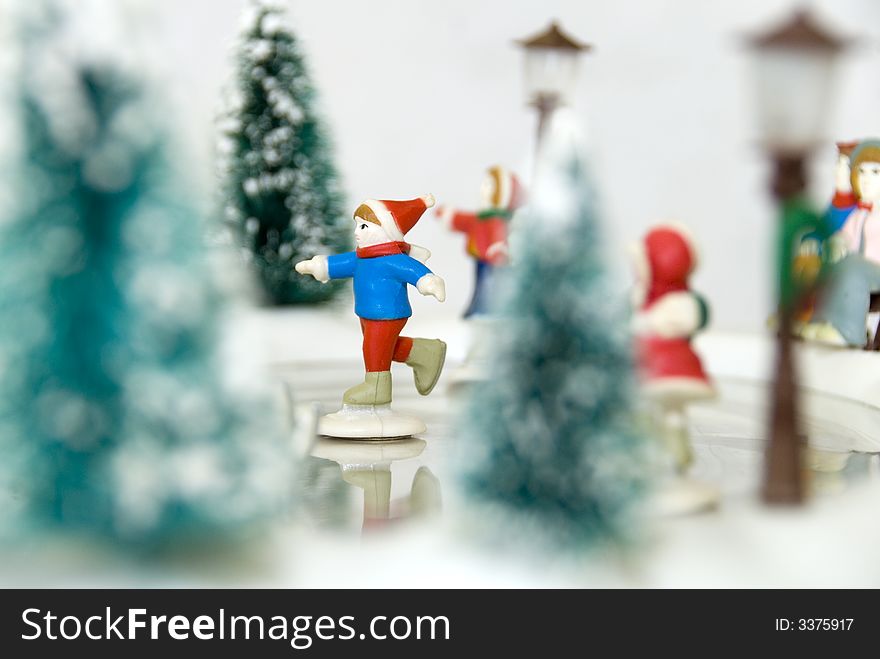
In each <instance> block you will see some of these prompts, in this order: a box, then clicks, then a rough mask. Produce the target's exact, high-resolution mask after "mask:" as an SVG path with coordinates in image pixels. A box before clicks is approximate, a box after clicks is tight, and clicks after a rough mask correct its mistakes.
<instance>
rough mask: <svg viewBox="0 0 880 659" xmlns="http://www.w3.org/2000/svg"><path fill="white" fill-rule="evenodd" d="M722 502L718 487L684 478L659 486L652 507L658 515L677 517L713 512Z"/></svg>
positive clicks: (652, 499) (652, 500)
mask: <svg viewBox="0 0 880 659" xmlns="http://www.w3.org/2000/svg"><path fill="white" fill-rule="evenodd" d="M720 501H721V492H719V491H718V488H717V487H715V486H714V485H710V484H709V483H704V482H702V481H698V480H693V479H690V478H687V477H686V476H683V477H680V478H674V479H671V480H669V481H666V482H664V483H662V484H661V485H659V486H658V488H657V490H656V491H655V492H654V495H653V497H652V498H651V502H650V507H651V510H652V511H653V512H654V513H655V514H656V515H660V516H662V517H675V516H678V515H690V514H693V513H700V512H704V511H707V510H712V509H713V508H717V507H718V503H719V502H720Z"/></svg>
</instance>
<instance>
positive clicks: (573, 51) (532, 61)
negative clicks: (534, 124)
mask: <svg viewBox="0 0 880 659" xmlns="http://www.w3.org/2000/svg"><path fill="white" fill-rule="evenodd" d="M517 43H518V44H519V45H520V46H522V47H523V49H524V50H525V87H526V95H527V98H528V102H529V104H530V105H532V106H534V107H535V108H537V110H538V141H539V142H540V139H541V137H542V136H543V134H544V129H545V128H546V127H547V124H548V122H549V119H550V117H551V116H552V114H553V112H554V110H556V108H558V107H559V106H560V105H565V104H566V103H567V102H568V101H569V100H570V95H571V92H572V90H573V89H574V86H575V82H576V81H577V76H578V68H579V66H578V65H579V63H580V55H581V53H586V52H589V51H590V50H592V48H593V47H592V46H591V45H589V44H586V43H581V42H580V41H578V40H577V39H575V38H574V37H571V36H569V35H568V34H566V33H565V32H563V31H562V28H560V27H559V24H558V23H557V22H556V21H553V22H552V23H550V26H549V27H548V28H547V29H546V30H544V31H543V32H541V33H540V34H536V35H534V36H532V37H530V38H528V39H521V40H519V41H517Z"/></svg>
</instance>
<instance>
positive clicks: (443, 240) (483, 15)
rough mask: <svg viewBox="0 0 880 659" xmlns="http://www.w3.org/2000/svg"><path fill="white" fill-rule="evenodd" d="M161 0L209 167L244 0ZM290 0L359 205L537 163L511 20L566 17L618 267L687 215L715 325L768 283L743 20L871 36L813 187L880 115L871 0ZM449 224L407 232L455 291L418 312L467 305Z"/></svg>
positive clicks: (847, 67)
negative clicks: (657, 226) (669, 222)
mask: <svg viewBox="0 0 880 659" xmlns="http://www.w3.org/2000/svg"><path fill="white" fill-rule="evenodd" d="M106 1H109V0H106ZM149 4H150V5H151V6H152V7H153V8H154V9H155V10H156V12H157V13H158V23H159V25H158V27H159V28H160V29H159V32H158V34H157V35H156V37H155V39H156V41H155V43H154V44H152V45H151V50H152V54H153V55H154V56H155V57H156V58H157V59H159V60H161V61H162V64H163V65H164V68H165V71H166V75H167V76H168V83H169V87H168V89H169V91H170V92H171V94H172V96H173V98H174V99H175V100H176V101H177V102H178V103H179V104H180V106H181V112H180V113H179V115H178V116H179V118H180V121H181V124H182V128H183V131H182V132H183V133H184V134H185V135H186V136H187V137H188V139H189V140H190V141H191V144H192V146H193V147H194V153H196V154H198V157H197V158H194V160H193V171H194V174H195V175H196V176H197V178H198V180H200V181H202V182H203V183H210V182H211V176H212V174H211V154H212V149H213V141H214V128H213V125H212V121H213V118H214V116H215V115H216V113H217V110H218V108H219V105H220V101H219V99H220V91H221V88H222V87H223V85H224V84H225V83H226V82H227V81H228V79H229V76H230V72H231V49H232V46H233V44H234V40H235V37H236V34H237V31H238V27H239V22H240V13H241V9H242V7H243V6H244V0H153V1H152V2H151V3H149ZM288 4H289V7H290V14H289V19H290V23H291V25H292V27H293V29H294V30H295V32H296V34H297V35H298V36H299V37H300V38H301V40H302V42H303V44H304V46H305V50H306V54H307V57H308V61H309V64H310V69H311V72H312V75H313V79H314V81H315V84H316V86H317V87H318V89H319V92H320V95H321V99H320V100H321V106H322V108H323V111H324V112H325V114H326V118H327V123H328V124H329V127H330V129H331V131H332V134H333V137H334V141H335V144H336V149H337V155H338V163H339V166H340V169H341V171H342V174H343V176H344V179H345V185H346V189H347V192H348V195H349V201H350V204H349V205H350V206H351V207H352V208H354V207H355V205H356V204H357V203H358V202H359V201H360V200H362V199H363V198H367V197H379V198H400V197H411V196H416V195H421V194H424V193H425V192H429V191H430V192H433V193H434V194H435V195H436V196H437V199H438V201H439V203H451V204H459V205H463V206H466V207H467V206H473V205H474V204H475V203H476V201H477V197H478V190H479V183H480V180H481V177H482V171H483V169H484V168H485V167H486V166H488V165H490V164H494V163H500V164H505V165H508V166H511V167H514V168H515V169H518V170H519V171H521V172H522V173H523V174H524V175H525V176H526V177H527V175H528V159H529V154H530V152H531V150H532V148H533V145H532V142H531V140H532V135H533V132H534V128H535V117H534V115H533V113H532V111H531V110H530V109H529V108H527V107H525V104H524V101H523V90H522V80H521V53H520V52H518V50H517V48H516V47H515V46H514V45H513V40H514V39H515V38H519V37H524V36H528V35H531V34H532V33H534V32H536V31H537V30H540V29H542V28H544V27H545V26H546V24H547V23H548V21H549V20H550V19H551V18H558V19H559V20H560V21H561V22H562V24H563V26H564V27H565V28H566V29H568V30H569V31H570V32H571V33H573V34H574V35H576V36H577V37H579V38H581V39H582V40H585V41H588V42H590V43H593V44H595V46H596V49H595V51H594V52H593V54H591V55H588V56H587V57H586V58H585V60H584V62H583V67H582V77H581V81H580V85H579V88H578V91H577V95H576V99H575V102H574V108H575V110H576V111H577V113H578V116H579V117H580V119H581V121H582V123H583V126H584V128H585V130H586V131H587V134H588V137H589V144H590V155H591V159H592V164H593V170H594V175H595V178H596V181H597V183H598V186H599V190H600V193H601V201H602V207H601V213H602V223H603V225H604V227H605V229H606V236H607V238H608V240H607V243H608V256H609V259H611V260H612V261H613V262H615V263H616V264H617V265H619V266H620V267H621V268H623V267H624V265H625V262H624V259H625V256H624V254H625V251H624V247H625V242H627V241H630V240H634V239H635V238H636V237H637V236H638V235H639V234H640V232H642V231H643V230H644V229H645V227H647V226H648V225H650V224H651V223H652V222H655V221H658V220H661V219H665V218H675V219H678V220H681V221H683V222H685V223H687V224H689V225H690V226H691V227H692V229H693V230H694V232H695V233H696V235H697V237H698V240H699V241H700V243H701V248H702V257H703V259H702V260H703V263H702V267H701V269H700V271H699V273H698V274H697V277H696V279H695V285H696V287H697V288H699V289H701V290H702V292H703V293H705V294H707V295H708V297H709V298H710V300H711V301H712V303H713V310H714V324H715V326H716V327H718V328H723V329H750V328H751V329H755V328H757V327H759V326H760V325H761V323H762V322H763V320H764V318H765V317H766V314H767V311H768V308H769V300H770V296H769V285H768V282H770V281H771V278H770V276H771V275H770V263H771V255H772V250H771V246H770V240H771V236H772V229H773V226H774V217H773V211H772V206H771V203H770V201H769V199H768V198H767V196H766V194H765V179H766V177H767V171H766V167H765V162H764V159H763V157H762V154H761V152H760V150H759V149H758V148H757V146H756V140H755V133H754V125H755V122H754V121H753V113H752V109H753V108H752V105H751V103H750V101H751V97H750V87H749V83H750V78H749V59H748V56H747V53H746V51H745V49H744V47H743V39H742V37H743V35H744V34H746V33H748V32H751V31H754V30H756V29H763V28H765V27H767V26H768V25H770V24H772V23H773V22H775V21H778V20H780V19H782V18H785V17H786V16H787V15H788V12H789V11H791V10H792V9H793V8H794V7H795V6H800V5H803V4H808V5H810V6H812V7H813V8H814V9H815V10H816V11H817V13H818V15H819V16H820V17H821V18H822V19H823V20H824V22H826V23H827V24H828V25H829V27H830V28H832V29H835V30H836V31H838V32H841V33H844V34H851V35H859V36H861V37H863V38H864V40H863V42H862V45H861V47H860V48H859V49H857V50H855V51H854V52H853V53H852V54H851V55H850V56H848V57H847V58H846V60H845V62H844V67H843V69H842V72H841V76H840V80H839V83H840V84H839V90H838V91H839V93H838V96H839V98H838V99H837V101H838V102H836V103H835V104H834V106H835V110H834V116H833V117H831V120H830V128H829V131H828V137H829V145H828V147H827V148H826V149H825V150H824V151H822V152H820V153H817V156H816V162H815V163H814V169H815V174H816V175H815V176H814V178H813V183H814V191H813V192H814V194H815V196H816V199H817V200H818V201H821V202H823V203H824V202H825V201H827V198H828V195H829V194H830V189H829V188H830V186H831V185H832V181H833V175H832V169H831V168H832V161H833V158H834V150H833V147H832V146H831V145H830V141H831V140H833V139H845V138H854V137H858V136H869V135H874V134H880V126H878V125H877V124H878V119H880V113H878V111H880V75H878V52H880V51H878V47H877V44H878V43H880V2H878V1H877V0H824V1H816V2H812V3H803V2H792V1H790V0H735V1H734V0H716V1H713V2H707V1H705V0H616V1H613V2H612V1H609V0H601V1H600V0H541V1H540V2H537V1H525V0H513V1H512V0H508V1H504V0H444V1H442V2H438V1H426V0H360V1H358V0H297V1H291V2H289V3H288ZM96 27H97V26H96ZM438 224H439V223H437V222H436V221H434V219H433V216H429V217H426V218H425V219H424V220H423V221H422V222H421V223H420V225H419V226H417V227H416V229H415V230H414V231H412V232H411V233H410V235H409V237H410V238H411V240H412V241H413V242H415V243H417V244H422V245H425V246H426V247H429V248H430V249H432V250H433V251H434V254H435V256H434V258H433V259H432V261H431V263H430V265H431V266H432V268H433V269H434V270H435V271H436V272H437V273H438V274H441V275H442V276H444V277H445V278H446V279H447V281H448V288H449V291H450V294H449V299H448V300H447V304H446V305H445V307H440V306H439V305H437V304H436V302H434V301H433V299H426V300H418V301H416V305H417V309H416V314H417V315H422V316H423V317H425V316H430V315H432V314H434V313H444V314H456V313H458V312H459V311H460V310H461V309H462V308H463V307H464V305H465V303H466V299H467V296H468V295H469V292H470V277H471V267H472V266H471V263H470V261H469V260H467V259H465V257H464V256H463V239H462V237H461V236H456V235H449V234H447V233H446V232H445V231H444V230H443V229H442V228H441V227H440V226H438ZM563 239H564V237H562V236H560V240H563ZM622 273H625V271H624V270H622ZM414 297H418V296H414Z"/></svg>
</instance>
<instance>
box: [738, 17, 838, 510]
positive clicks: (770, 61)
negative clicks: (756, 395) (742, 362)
mask: <svg viewBox="0 0 880 659" xmlns="http://www.w3.org/2000/svg"><path fill="white" fill-rule="evenodd" d="M749 41H750V45H751V47H752V50H753V51H754V54H755V60H756V75H755V81H756V87H757V89H756V92H757V94H756V96H757V102H758V107H757V111H758V123H759V126H760V130H761V140H762V143H763V146H764V148H765V149H766V150H767V152H768V153H769V155H770V157H771V158H772V159H773V164H774V174H773V181H772V183H771V189H772V191H773V195H774V197H775V198H776V200H777V202H778V203H779V205H780V209H781V213H782V223H781V226H780V231H779V243H778V252H777V254H778V259H779V262H778V265H777V267H778V271H779V281H778V287H779V309H778V316H779V330H778V337H777V349H776V369H775V371H774V378H775V379H774V381H773V388H772V391H771V396H772V399H771V407H770V428H769V441H768V444H767V454H766V461H765V473H764V484H763V490H762V497H763V499H764V501H765V502H767V503H771V504H796V503H801V502H802V501H803V500H804V484H803V456H802V453H803V446H804V443H805V441H804V437H803V434H802V433H801V430H800V426H799V414H798V397H797V378H796V376H795V372H794V363H793V359H792V348H791V331H792V318H793V312H794V309H795V308H796V306H797V305H798V302H799V300H800V299H802V297H803V295H805V294H808V292H809V291H808V290H807V288H805V287H804V286H803V285H801V284H800V283H799V282H797V281H795V279H794V276H793V273H792V262H793V258H794V253H795V249H796V242H797V241H798V238H799V236H801V235H802V234H803V233H805V232H807V231H810V230H819V231H821V230H822V228H823V225H822V222H821V219H820V218H819V216H818V215H817V214H816V213H814V212H813V211H812V210H811V209H810V208H809V206H808V204H807V203H806V201H805V200H804V198H803V193H804V190H805V189H806V187H807V179H806V173H805V162H806V159H807V156H808V155H809V153H810V151H811V150H812V149H813V148H814V147H815V146H816V145H817V144H819V143H820V142H821V141H822V138H823V137H824V135H823V130H824V128H825V122H826V119H827V116H828V111H829V106H830V104H829V101H830V99H831V98H833V96H834V94H833V86H834V81H835V71H836V65H837V62H838V60H839V55H840V54H841V52H842V51H843V50H844V48H845V47H846V46H847V41H846V40H844V39H841V38H839V37H836V36H834V35H832V34H829V33H828V32H827V31H826V30H825V29H824V28H823V27H821V26H820V25H818V24H817V23H816V22H815V21H814V19H813V18H812V17H811V16H810V15H809V14H808V13H807V12H805V11H799V12H797V13H795V15H794V16H793V17H792V19H791V20H790V21H789V22H788V23H786V24H785V25H783V26H782V27H780V28H777V29H774V30H772V31H770V32H767V33H763V34H760V35H757V36H755V37H752V38H751V39H750V40H749Z"/></svg>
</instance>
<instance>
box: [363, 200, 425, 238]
mask: <svg viewBox="0 0 880 659" xmlns="http://www.w3.org/2000/svg"><path fill="white" fill-rule="evenodd" d="M363 205H364V206H366V207H368V208H369V209H370V210H371V211H373V213H374V214H375V215H376V218H377V219H378V220H379V223H380V224H381V225H382V228H383V229H385V233H387V234H388V235H389V236H390V237H391V239H392V240H397V241H403V236H404V234H406V232H407V231H409V230H410V229H412V228H413V227H414V226H415V224H416V222H418V221H419V219H420V218H421V217H422V215H423V214H424V212H425V211H426V210H428V209H429V208H431V206H433V205H434V195H432V194H426V195H425V196H423V197H416V198H415V199H405V200H402V201H396V200H382V201H379V200H377V199H367V200H366V201H365V202H364V203H363Z"/></svg>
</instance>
